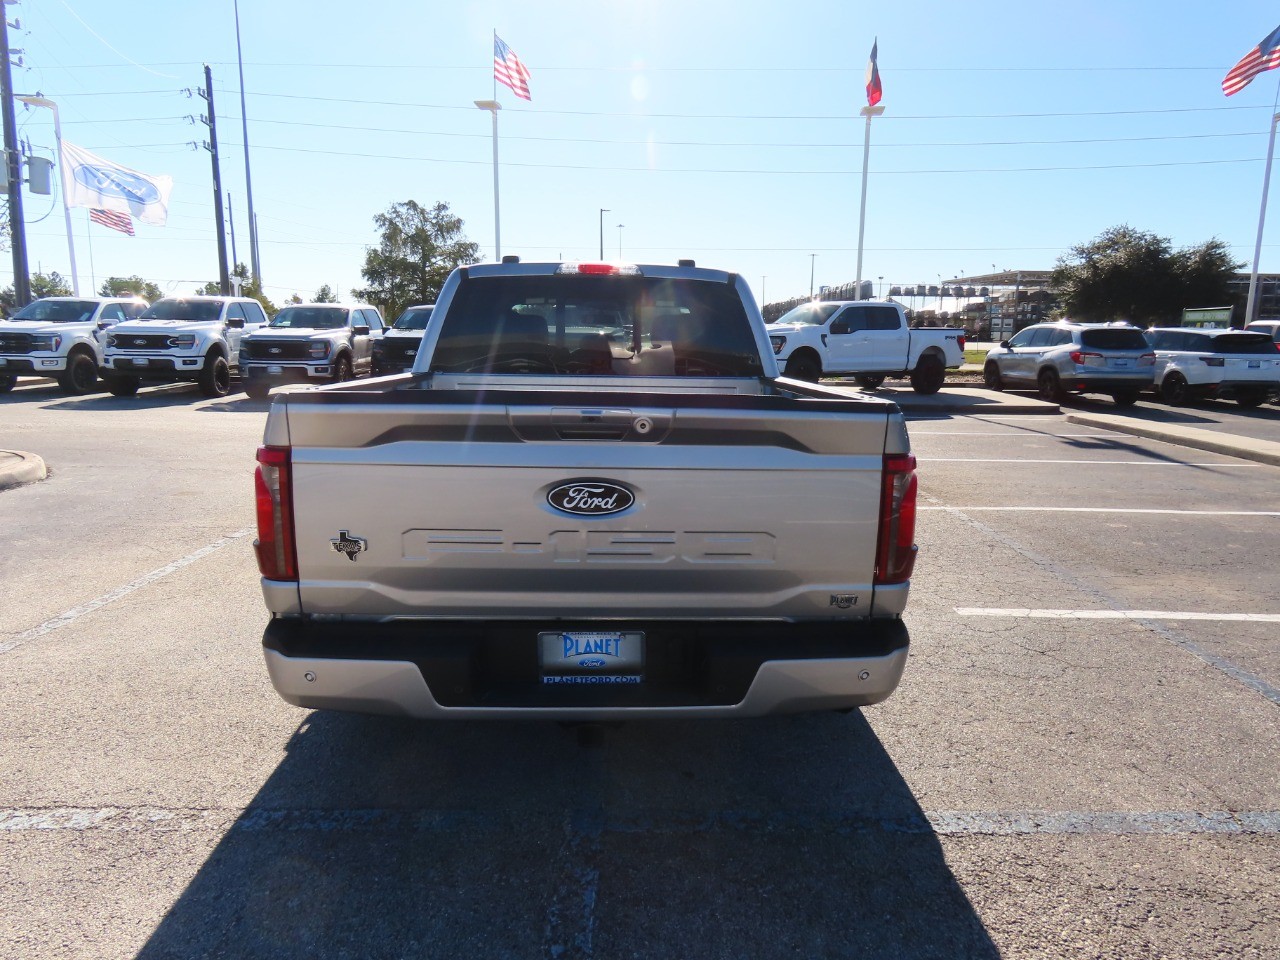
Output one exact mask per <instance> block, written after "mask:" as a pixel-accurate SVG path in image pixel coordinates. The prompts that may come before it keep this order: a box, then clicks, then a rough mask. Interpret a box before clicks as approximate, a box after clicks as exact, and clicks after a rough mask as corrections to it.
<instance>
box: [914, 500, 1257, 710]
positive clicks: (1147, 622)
mask: <svg viewBox="0 0 1280 960" xmlns="http://www.w3.org/2000/svg"><path fill="white" fill-rule="evenodd" d="M921 499H923V500H925V501H926V502H927V503H928V504H929V505H930V506H936V507H940V506H943V504H941V503H940V502H939V501H938V500H937V499H935V498H933V497H930V496H928V495H927V494H923V495H922V496H921ZM946 510H947V512H948V513H950V514H951V515H952V516H954V517H956V518H957V519H959V520H962V521H964V522H965V523H967V524H968V525H969V526H971V527H973V528H974V529H975V530H977V531H978V532H979V533H981V534H982V535H983V536H985V537H987V538H988V539H990V540H991V541H993V542H995V543H1002V544H1004V545H1005V546H1006V547H1008V548H1009V549H1010V550H1012V551H1014V552H1015V553H1017V554H1019V555H1020V556H1022V557H1024V558H1025V559H1027V560H1029V561H1030V562H1031V563H1033V564H1035V565H1036V566H1037V567H1039V568H1040V569H1041V570H1044V571H1045V572H1047V573H1050V574H1052V575H1053V576H1054V577H1056V578H1057V579H1058V580H1060V581H1061V582H1062V583H1064V584H1068V585H1070V586H1073V587H1075V588H1076V589H1077V590H1079V591H1081V592H1082V593H1084V594H1085V595H1086V596H1089V597H1092V598H1094V600H1096V601H1097V602H1098V604H1099V607H1100V608H1101V607H1109V608H1110V609H1112V610H1118V609H1120V608H1121V600H1120V598H1119V597H1118V596H1116V595H1114V594H1112V593H1111V592H1110V591H1108V590H1107V589H1106V588H1105V587H1103V586H1102V585H1100V584H1097V583H1093V582H1091V581H1089V580H1087V579H1085V578H1084V577H1082V576H1081V575H1080V574H1078V573H1076V572H1074V571H1072V570H1071V569H1069V568H1068V567H1066V566H1064V565H1063V564H1062V563H1061V562H1059V561H1058V560H1056V559H1054V558H1053V557H1050V556H1048V555H1046V554H1042V553H1040V552H1038V551H1036V550H1032V549H1031V548H1030V547H1028V546H1026V545H1025V544H1022V543H1020V542H1018V540H1016V539H1014V538H1013V537H1012V536H1010V535H1008V534H1005V533H1002V532H1001V531H999V530H997V529H996V528H995V527H992V526H989V525H988V524H986V523H984V522H983V521H981V520H979V519H978V518H977V517H973V516H970V515H969V514H967V513H965V512H964V511H963V510H960V509H958V508H956V507H946ZM1135 622H1137V623H1138V624H1139V625H1141V626H1142V627H1143V628H1145V629H1147V630H1150V631H1151V632H1152V633H1154V634H1155V635H1156V636H1158V637H1161V638H1163V639H1164V640H1165V641H1167V642H1168V643H1171V644H1173V645H1174V646H1175V647H1178V648H1180V649H1182V650H1185V651H1186V652H1187V653H1189V654H1191V656H1193V657H1195V658H1196V659H1197V660H1200V661H1201V662H1203V663H1207V664H1208V665H1209V666H1211V667H1213V668H1214V669H1215V670H1218V671H1220V672H1221V673H1223V674H1224V675H1225V676H1228V677H1230V678H1231V679H1232V680H1235V681H1236V682H1237V683H1239V684H1241V685H1243V686H1245V687H1247V688H1249V689H1250V690H1252V691H1254V692H1255V693H1257V694H1260V695H1261V696H1262V697H1265V698H1266V699H1267V700H1270V701H1271V702H1272V703H1274V704H1276V705H1277V706H1280V688H1277V687H1273V686H1272V685H1271V684H1269V683H1267V681H1265V680H1263V679H1262V678H1261V677H1260V676H1258V675H1257V674H1255V673H1250V672H1249V671H1248V670H1245V669H1244V668H1243V667H1240V666H1238V665H1237V664H1235V663H1233V662H1232V661H1230V660H1228V659H1227V658H1226V657H1224V656H1222V655H1220V654H1218V653H1215V652H1214V651H1212V650H1210V649H1209V648H1207V647H1204V646H1202V645H1201V644H1199V643H1197V642H1196V641H1194V640H1192V639H1191V638H1190V637H1188V636H1184V635H1183V634H1181V633H1179V632H1178V631H1177V630H1175V629H1174V628H1173V627H1170V626H1167V625H1166V624H1165V623H1163V622H1161V621H1159V620H1154V619H1150V618H1147V619H1143V620H1138V621H1135Z"/></svg>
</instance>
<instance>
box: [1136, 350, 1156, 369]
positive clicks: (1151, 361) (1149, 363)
mask: <svg viewBox="0 0 1280 960" xmlns="http://www.w3.org/2000/svg"><path fill="white" fill-rule="evenodd" d="M1155 365H1156V355H1155V354H1154V353H1144V354H1143V355H1142V356H1140V357H1139V358H1138V366H1140V367H1154V366H1155Z"/></svg>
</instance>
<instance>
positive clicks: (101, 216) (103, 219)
mask: <svg viewBox="0 0 1280 960" xmlns="http://www.w3.org/2000/svg"><path fill="white" fill-rule="evenodd" d="M89 219H90V220H92V221H93V222H94V223H99V224H102V226H104V227H110V228H111V229H112V230H119V231H120V232H121V233H127V234H128V235H129V236H131V237H132V236H133V217H131V216H129V215H128V214H127V213H116V212H115V211H114V210H90V211H89Z"/></svg>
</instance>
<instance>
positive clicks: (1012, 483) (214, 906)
mask: <svg viewBox="0 0 1280 960" xmlns="http://www.w3.org/2000/svg"><path fill="white" fill-rule="evenodd" d="M907 406H908V405H907V403H906V402H905V401H904V407H907ZM1095 406H1096V410H1095ZM1221 406H1222V407H1223V408H1224V409H1222V410H1218V409H1216V407H1217V405H1215V406H1214V408H1212V409H1209V408H1208V407H1205V408H1188V409H1185V410H1180V411H1177V412H1176V413H1175V415H1176V416H1180V417H1189V418H1196V420H1197V422H1196V424H1195V426H1197V427H1201V428H1204V429H1211V430H1219V431H1221V432H1224V433H1226V434H1228V435H1229V436H1240V437H1244V438H1246V439H1258V440H1263V441H1267V440H1280V431H1278V430H1276V425H1277V423H1280V407H1274V406H1269V407H1266V408H1263V409H1262V410H1260V411H1255V412H1254V413H1253V414H1251V415H1242V414H1236V413H1235V412H1234V411H1233V410H1232V409H1230V408H1229V407H1228V406H1227V405H1225V404H1224V405H1221ZM973 409H974V408H970V411H971V412H969V413H959V412H946V411H945V410H940V409H938V408H936V407H935V408H933V409H932V410H929V409H924V408H917V409H915V410H910V409H909V414H908V415H909V418H910V421H911V422H910V431H911V437H912V442H913V446H914V448H915V452H916V454H917V456H918V458H919V461H920V477H921V500H920V506H921V513H920V523H919V527H918V541H919V544H920V550H921V555H920V561H919V563H918V565H917V569H916V574H915V578H914V581H913V591H912V598H911V604H910V606H909V608H908V616H907V621H908V624H909V626H910V628H911V631H912V641H913V642H912V654H911V660H910V663H909V665H908V668H907V673H906V676H905V678H904V680H903V683H902V686H901V687H900V688H899V690H898V692H897V693H896V694H895V695H894V696H893V697H892V698H891V699H890V700H889V701H887V702H886V703H884V704H881V705H879V706H876V707H871V708H867V709H866V710H863V711H861V712H859V713H855V714H851V715H834V714H831V715H814V716H803V717H795V718H778V719H770V720H761V721H742V722H717V723H684V722H665V723H652V724H629V725H626V726H622V727H618V728H611V729H608V730H605V731H604V733H603V736H602V738H601V739H600V740H599V742H598V743H597V744H596V745H594V746H593V745H582V744H580V743H579V741H578V739H577V738H576V737H575V736H573V735H572V734H570V733H569V732H566V731H565V730H562V729H561V728H559V727H558V726H555V725H546V724H533V723H530V724H469V725H433V724H423V723H408V722H404V721H398V720H391V719H386V718H373V717H358V716H346V715H329V714H324V713H313V712H309V711H305V710H300V709H297V708H294V707H290V706H288V705H287V704H284V703H283V702H281V701H280V700H279V699H278V698H277V697H276V695H275V693H274V692H273V691H272V689H271V686H270V683H269V681H268V680H267V677H266V672H265V668H264V666H263V663H262V657H261V653H260V649H259V640H260V636H261V630H262V627H263V625H264V622H265V612H264V609H263V606H262V602H261V598H260V596H259V593H258V586H257V572H256V569H255V566H254V562H253V558H252V551H251V549H250V547H249V544H250V541H251V540H252V526H253V522H254V517H253V500H252V485H251V471H252V466H253V452H254V448H255V447H256V445H257V443H258V442H259V439H260V432H261V426H262V420H263V414H264V412H265V410H266V404H265V403H263V402H257V401H251V400H248V399H247V398H245V396H244V395H243V393H236V394H233V395H232V396H231V397H229V398H226V399H225V400H220V401H210V400H203V399H201V398H200V397H199V395H198V394H197V393H196V392H195V391H194V390H192V389H190V388H186V387H175V388H155V389H145V390H144V391H143V392H142V393H141V394H140V395H139V396H138V397H136V398H128V399H117V398H113V397H109V396H106V395H92V396H89V397H84V398H69V397H66V396H64V395H62V394H60V393H58V392H57V390H56V389H54V388H50V387H47V386H40V385H36V386H25V385H24V386H22V387H20V388H19V389H18V390H16V391H15V392H14V393H12V394H10V395H8V396H5V397H0V424H2V425H3V426H0V447H4V448H13V449H21V450H31V451H35V452H37V453H39V455H40V456H41V457H42V458H43V460H44V462H45V463H46V464H47V466H48V470H49V477H48V479H46V480H43V481H41V482H38V483H33V484H29V485H26V486H21V487H17V488H13V489H8V490H0V527H2V528H3V529H4V530H5V531H6V533H7V534H8V536H7V537H6V542H7V545H8V549H7V550H6V551H5V552H4V553H3V554H2V555H0V583H2V584H3V588H4V589H3V591H2V592H0V614H2V619H0V702H3V703H4V704H5V705H6V720H7V722H6V723H5V724H3V725H0V884H2V886H3V889H4V891H5V893H6V903H5V911H4V922H3V923H2V924H0V957H5V958H8V957H12V958H23V960H26V958H46V957H48V958H52V957H59V958H61V957H94V958H102V957H145V958H160V957H165V958H168V957H206V956H217V957H258V956H261V957H272V958H289V957H319V956H325V957H352V958H357V957H360V958H363V957H404V956H442V957H443V956H450V957H456V956H476V957H479V956H484V957H555V958H569V957H601V958H615V957H643V958H648V957H654V958H657V957H663V958H666V957H673V956H679V957H687V958H702V957H706V958H713V957H715V958H718V957H859V958H862V957H894V958H897V957H901V958H926V957H937V958H957V957H959V958H965V957H978V958H993V957H1009V958H1023V957H1026V958H1046V960H1048V958H1062V957H1106V958H1144V960H1145V958H1157V957H1169V958H1179V960H1181V958H1210V957H1214V958H1220V957H1230V958H1257V960H1266V958H1271V957H1275V956H1277V955H1280V764H1278V763H1277V762H1276V757H1277V756H1280V641H1277V637H1280V596H1278V594H1277V589H1276V588H1277V585H1278V582H1280V581H1278V579H1277V574H1276V570H1277V569H1280V537H1277V535H1276V534H1277V532H1280V500H1277V497H1276V492H1275V491H1276V490H1277V483H1278V482H1280V467H1276V466H1273V465H1270V464H1268V463H1263V462H1259V461H1257V460H1251V459H1244V458H1241V457H1236V456H1229V455H1226V454H1223V453H1217V452H1212V451H1207V450H1200V449H1194V448H1190V447H1186V446H1181V445H1177V444H1172V443H1167V442H1164V441H1162V440H1158V439H1151V438H1148V437H1141V436H1134V435H1131V434H1128V433H1122V432H1117V431H1116V430H1113V429H1105V428H1103V427H1099V426H1092V425H1088V424H1085V423H1073V422H1071V420H1070V419H1069V418H1070V417H1071V416H1079V415H1082V414H1083V415H1088V414H1092V413H1094V412H1097V413H1100V414H1107V415H1110V414H1114V413H1116V412H1117V411H1115V409H1114V408H1112V407H1111V406H1110V405H1109V404H1106V403H1097V404H1096V405H1095V404H1093V402H1092V401H1089V400H1085V401H1079V402H1077V401H1072V402H1070V403H1068V404H1067V405H1065V406H1064V407H1063V409H1062V410H1061V411H1060V412H1047V413H1018V414H1001V413H1000V412H998V409H992V408H991V406H990V405H989V404H983V405H981V406H980V407H978V408H976V409H977V411H978V412H972V411H973ZM1165 412H1166V411H1164V410H1162V409H1161V408H1158V407H1155V406H1154V405H1150V404H1146V403H1143V404H1139V406H1138V407H1137V408H1135V409H1134V411H1132V412H1131V413H1130V414H1129V415H1131V416H1133V417H1134V418H1135V419H1137V420H1143V421H1147V420H1158V418H1159V417H1160V416H1161V415H1163V414H1164V413H1165ZM1207 424H1214V426H1209V425H1207ZM1272 431H1275V432H1272Z"/></svg>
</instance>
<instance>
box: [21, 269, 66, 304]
mask: <svg viewBox="0 0 1280 960" xmlns="http://www.w3.org/2000/svg"><path fill="white" fill-rule="evenodd" d="M69 296H71V285H70V284H69V283H67V281H66V280H65V279H63V276H62V274H60V273H59V272H58V271H57V270H50V271H49V272H48V273H33V274H32V275H31V299H32V300H39V299H40V298H41V297H69Z"/></svg>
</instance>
